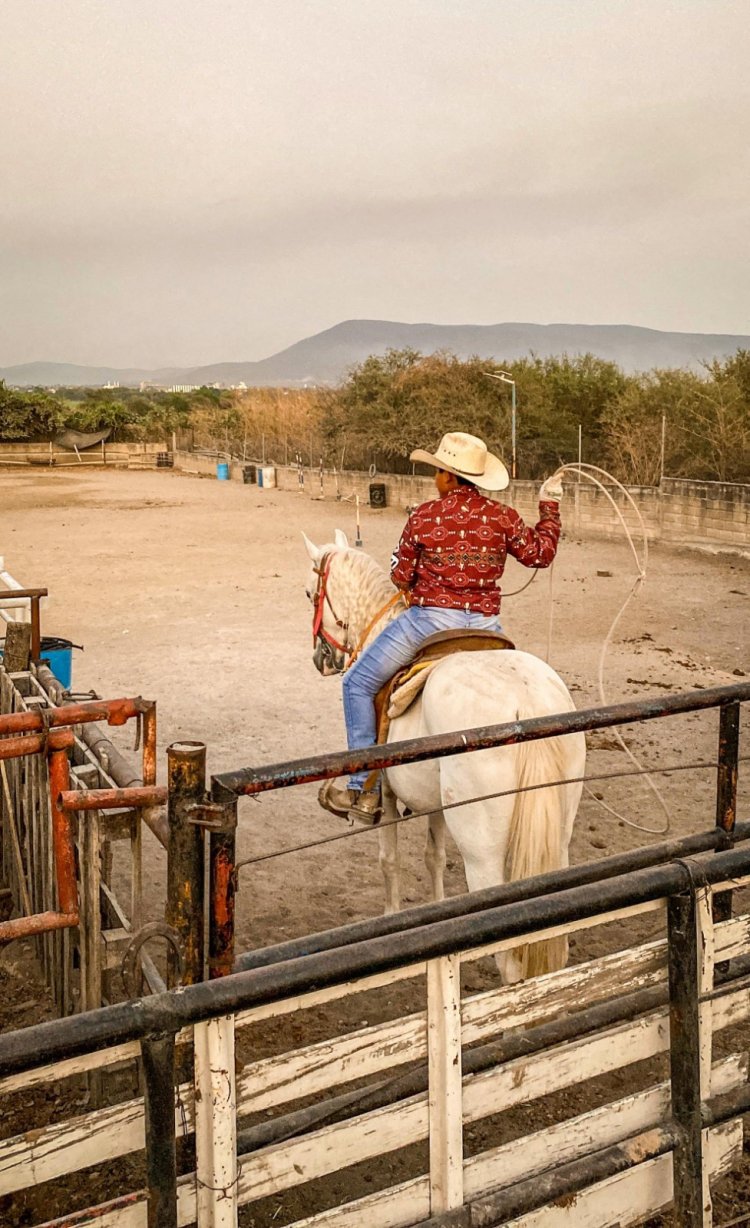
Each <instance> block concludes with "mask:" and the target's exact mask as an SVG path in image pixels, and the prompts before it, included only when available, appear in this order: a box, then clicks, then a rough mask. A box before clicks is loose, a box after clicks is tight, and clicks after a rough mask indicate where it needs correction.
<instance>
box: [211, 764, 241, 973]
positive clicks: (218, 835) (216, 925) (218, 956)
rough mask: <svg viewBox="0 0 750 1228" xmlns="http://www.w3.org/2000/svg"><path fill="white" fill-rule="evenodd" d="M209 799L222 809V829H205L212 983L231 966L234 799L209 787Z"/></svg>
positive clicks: (233, 890)
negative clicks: (207, 857) (207, 834)
mask: <svg viewBox="0 0 750 1228" xmlns="http://www.w3.org/2000/svg"><path fill="white" fill-rule="evenodd" d="M211 797H212V799H213V801H214V802H218V803H220V804H221V805H222V807H223V809H224V815H225V818H224V822H223V824H222V826H221V827H220V828H219V827H217V828H216V829H214V830H211V829H209V837H208V855H209V915H208V975H209V979H210V980H214V979H215V978H216V977H220V976H228V975H229V973H230V972H231V971H232V968H233V965H234V895H235V891H236V888H237V880H236V873H235V861H236V853H235V843H236V833H237V798H236V796H235V795H234V794H231V793H228V792H227V790H226V789H222V788H221V786H220V785H214V786H212V789H211Z"/></svg>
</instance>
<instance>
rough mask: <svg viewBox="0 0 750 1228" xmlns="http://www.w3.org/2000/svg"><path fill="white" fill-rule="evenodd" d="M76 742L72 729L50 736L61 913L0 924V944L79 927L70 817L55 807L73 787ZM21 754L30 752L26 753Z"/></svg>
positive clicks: (52, 800) (52, 796)
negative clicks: (70, 754)
mask: <svg viewBox="0 0 750 1228" xmlns="http://www.w3.org/2000/svg"><path fill="white" fill-rule="evenodd" d="M8 740H9V741H13V742H17V741H20V742H27V743H28V742H31V741H36V742H39V741H42V742H43V739H39V738H36V737H33V736H32V737H28V738H14V739H8ZM74 740H75V739H74V736H73V731H72V730H71V729H57V730H52V731H51V732H50V734H49V751H50V756H49V779H50V808H51V813H52V843H53V848H54V858H55V878H56V881H57V902H58V906H59V912H41V913H34V914H33V915H32V916H30V917H15V918H13V919H12V920H11V921H3V922H2V923H0V942H10V941H12V940H13V939H14V938H30V937H32V936H33V935H35V934H46V933H49V932H50V931H51V930H60V929H70V928H72V927H73V926H75V925H78V921H79V913H78V887H77V884H76V867H75V848H74V844H73V829H72V821H71V818H70V815H69V814H66V813H65V811H63V810H61V809H60V807H59V806H58V805H57V803H56V798H57V797H58V795H59V794H60V793H61V792H62V791H63V790H64V789H66V787H67V786H68V785H69V784H70V769H69V765H68V748H69V747H70V746H72V744H73V742H74ZM40 749H43V747H40ZM21 753H22V754H27V753H29V752H28V751H27V750H25V751H22V752H21Z"/></svg>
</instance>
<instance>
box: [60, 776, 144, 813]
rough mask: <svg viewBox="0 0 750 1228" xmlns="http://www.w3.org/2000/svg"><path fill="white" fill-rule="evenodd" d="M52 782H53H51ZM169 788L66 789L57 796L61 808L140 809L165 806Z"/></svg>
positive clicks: (67, 809)
mask: <svg viewBox="0 0 750 1228" xmlns="http://www.w3.org/2000/svg"><path fill="white" fill-rule="evenodd" d="M50 784H51V782H50ZM166 801H167V790H166V788H164V786H163V785H150V786H146V785H144V786H134V787H133V788H131V789H88V790H87V791H86V792H85V793H84V792H82V791H81V790H79V789H65V790H64V791H63V792H61V793H60V794H59V796H58V798H57V802H58V805H59V806H60V809H61V810H65V811H69V810H118V809H120V808H124V809H132V810H140V809H142V808H143V807H144V806H163V805H165V804H166Z"/></svg>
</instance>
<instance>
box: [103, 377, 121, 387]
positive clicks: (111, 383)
mask: <svg viewBox="0 0 750 1228" xmlns="http://www.w3.org/2000/svg"><path fill="white" fill-rule="evenodd" d="M102 387H103V388H119V387H120V381H119V379H115V380H107V383H106V384H102Z"/></svg>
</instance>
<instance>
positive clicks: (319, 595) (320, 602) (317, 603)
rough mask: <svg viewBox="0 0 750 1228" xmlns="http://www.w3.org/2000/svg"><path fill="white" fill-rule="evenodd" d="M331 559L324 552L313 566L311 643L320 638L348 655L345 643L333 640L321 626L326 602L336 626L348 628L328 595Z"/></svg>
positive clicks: (330, 556) (348, 651) (348, 650)
mask: <svg viewBox="0 0 750 1228" xmlns="http://www.w3.org/2000/svg"><path fill="white" fill-rule="evenodd" d="M331 561H332V555H331V554H326V555H324V556H323V558H322V559H321V560H320V567H316V568H315V574H316V575H317V577H318V587H317V588H316V590H315V595H314V597H313V628H312V630H313V644H314V643H315V641H316V640H318V639H321V640H323V641H324V642H325V643H326V644H329V645H330V646H331V648H338V650H339V652H345V653H346V654H347V656H350V655H351V651H352V650H351V648H349V647H348V645H347V644H346V643H343V644H341V643H339V641H338V640H335V639H334V638H333V636H332V635H330V634H329V633H328V631H326V629H325V627H324V626H323V612H324V607H325V605H326V604H327V605H328V608H329V610H330V611H331V613H332V614H333V618H334V621H335V623H336V626H337V627H340V628H341V630H342V631H344V632H346V631H348V630H349V624H348V623H345V622H342V621H341V619H340V618H339V617H338V616H337V614H336V611H335V610H334V608H333V606H332V605H331V598H330V597H329V595H328V577H329V576H330V574H331Z"/></svg>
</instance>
